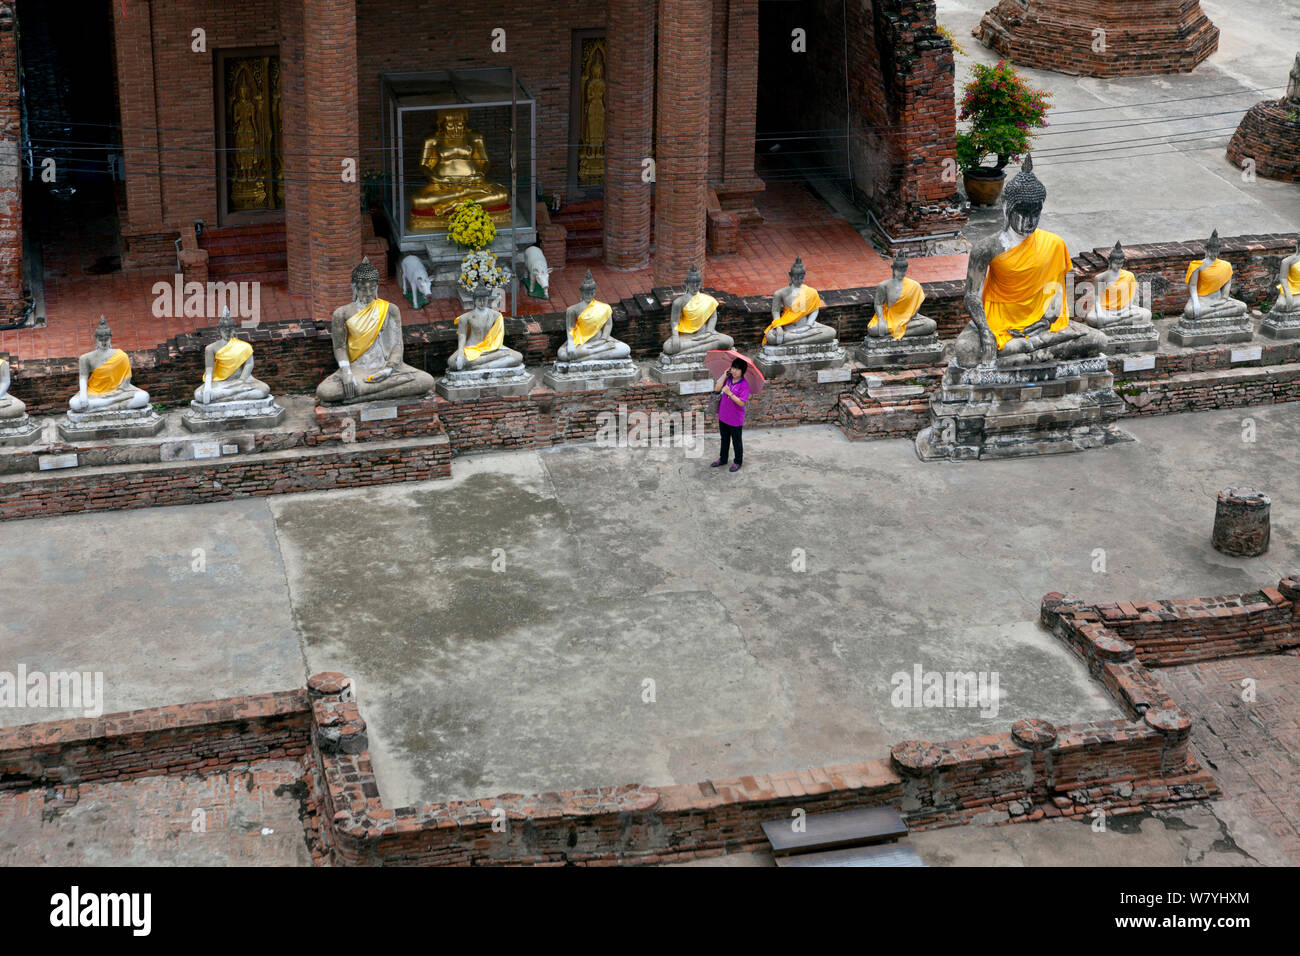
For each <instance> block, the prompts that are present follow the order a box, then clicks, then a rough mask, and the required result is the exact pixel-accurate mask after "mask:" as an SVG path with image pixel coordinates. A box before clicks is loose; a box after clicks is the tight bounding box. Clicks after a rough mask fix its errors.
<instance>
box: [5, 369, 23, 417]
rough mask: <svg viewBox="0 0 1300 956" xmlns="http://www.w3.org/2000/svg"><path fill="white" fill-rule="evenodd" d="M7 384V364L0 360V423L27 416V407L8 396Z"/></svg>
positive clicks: (8, 376) (8, 377)
mask: <svg viewBox="0 0 1300 956" xmlns="http://www.w3.org/2000/svg"><path fill="white" fill-rule="evenodd" d="M9 382H10V375H9V362H8V361H7V360H6V359H2V358H0V422H2V421H5V420H6V419H10V418H22V417H23V416H24V415H26V414H27V406H26V405H24V404H23V403H22V402H20V401H19V400H18V399H16V398H14V397H13V396H12V395H10V394H9Z"/></svg>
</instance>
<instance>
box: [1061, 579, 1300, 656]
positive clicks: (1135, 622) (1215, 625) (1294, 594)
mask: <svg viewBox="0 0 1300 956" xmlns="http://www.w3.org/2000/svg"><path fill="white" fill-rule="evenodd" d="M1298 599H1300V576H1297V575H1292V576H1291V577H1287V578H1283V579H1282V580H1281V581H1280V582H1278V585H1277V587H1265V588H1261V589H1260V590H1258V591H1254V592H1250V593H1247V594H1229V595H1224V596H1221V597H1211V598H1191V599H1186V600H1174V601H1170V600H1164V601H1122V602H1118V603H1111V604H1093V605H1089V604H1084V603H1083V602H1082V601H1080V600H1078V599H1077V598H1071V597H1066V596H1064V595H1060V594H1051V595H1048V596H1047V597H1045V598H1043V605H1042V619H1043V623H1044V624H1046V625H1047V626H1048V627H1050V628H1051V629H1052V630H1053V631H1054V632H1055V633H1056V634H1057V635H1058V636H1060V637H1062V638H1064V639H1065V640H1066V641H1067V642H1069V643H1070V644H1071V645H1072V646H1074V647H1075V649H1076V650H1077V651H1082V652H1083V653H1084V656H1085V658H1086V657H1088V656H1090V655H1091V656H1093V657H1097V656H1101V657H1104V658H1106V659H1123V658H1124V657H1125V656H1126V655H1135V656H1136V657H1137V659H1138V660H1139V661H1140V662H1141V663H1142V664H1145V665H1146V666H1148V667H1172V666H1176V665H1179V664H1190V663H1194V662H1197V661H1208V660H1221V659H1223V658H1227V657H1244V656H1250V655H1254V654H1276V653H1278V652H1279V651H1282V650H1286V649H1288V648H1294V647H1300V607H1298V606H1297V603H1296V602H1297V600H1298Z"/></svg>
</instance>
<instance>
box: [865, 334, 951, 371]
mask: <svg viewBox="0 0 1300 956" xmlns="http://www.w3.org/2000/svg"><path fill="white" fill-rule="evenodd" d="M855 354H856V358H857V360H858V363H859V364H860V365H862V366H864V367H866V368H911V367H913V366H917V365H937V364H939V362H941V361H943V343H942V342H940V341H939V335H938V333H937V332H933V333H931V334H930V335H905V336H903V337H902V338H901V339H896V338H894V337H893V336H892V335H868V336H867V337H866V338H865V339H863V340H862V344H861V345H859V346H858V349H857V352H856V353H855Z"/></svg>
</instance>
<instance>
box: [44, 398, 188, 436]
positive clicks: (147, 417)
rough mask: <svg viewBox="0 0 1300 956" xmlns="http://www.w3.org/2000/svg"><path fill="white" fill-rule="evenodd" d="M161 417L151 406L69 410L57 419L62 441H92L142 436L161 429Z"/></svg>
mask: <svg viewBox="0 0 1300 956" xmlns="http://www.w3.org/2000/svg"><path fill="white" fill-rule="evenodd" d="M162 427H163V419H162V416H161V415H159V414H158V413H157V412H155V411H154V410H153V407H152V406H148V407H145V408H127V409H109V410H107V411H102V412H74V411H71V410H69V411H68V413H67V414H66V415H65V416H64V420H63V421H61V422H59V435H60V437H62V438H63V440H64V441H95V440H97V439H100V438H146V437H148V436H150V435H156V434H158V433H159V432H160V431H162Z"/></svg>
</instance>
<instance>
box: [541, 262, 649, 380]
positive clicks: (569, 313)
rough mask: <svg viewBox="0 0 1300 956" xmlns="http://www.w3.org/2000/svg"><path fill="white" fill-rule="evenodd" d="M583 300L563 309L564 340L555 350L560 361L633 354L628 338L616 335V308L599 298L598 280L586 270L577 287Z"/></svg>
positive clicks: (619, 357) (608, 357) (612, 358)
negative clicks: (619, 338)
mask: <svg viewBox="0 0 1300 956" xmlns="http://www.w3.org/2000/svg"><path fill="white" fill-rule="evenodd" d="M578 296H579V298H580V301H579V302H577V303H575V304H574V305H571V306H569V308H568V309H566V310H565V313H564V344H563V345H561V346H560V347H559V348H558V349H557V350H556V352H555V357H556V358H557V359H559V360H560V361H561V362H581V361H584V360H591V359H601V360H604V359H609V360H614V359H623V358H627V357H628V356H629V355H631V354H632V349H631V348H630V347H629V346H628V344H627V343H626V342H620V341H619V340H618V339H616V338H614V336H613V331H614V310H613V309H612V308H611V307H610V306H609V305H608V304H607V303H605V302H599V301H597V299H596V280H595V279H593V278H592V277H591V270H590V269H588V270H587V275H586V278H584V279H583V280H582V285H581V286H579V287H578Z"/></svg>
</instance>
